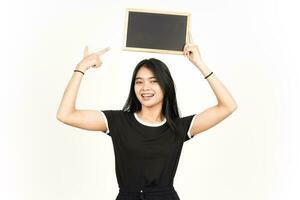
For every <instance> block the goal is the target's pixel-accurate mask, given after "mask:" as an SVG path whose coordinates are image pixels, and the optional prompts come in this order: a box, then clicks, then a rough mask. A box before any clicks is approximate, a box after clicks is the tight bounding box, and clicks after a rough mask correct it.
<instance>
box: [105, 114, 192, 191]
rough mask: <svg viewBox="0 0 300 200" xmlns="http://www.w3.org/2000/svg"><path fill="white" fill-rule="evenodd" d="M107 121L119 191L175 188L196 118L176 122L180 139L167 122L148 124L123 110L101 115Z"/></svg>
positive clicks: (183, 118)
mask: <svg viewBox="0 0 300 200" xmlns="http://www.w3.org/2000/svg"><path fill="white" fill-rule="evenodd" d="M100 112H101V114H102V115H103V116H104V118H105V120H106V124H107V127H108V130H107V132H106V133H107V135H109V136H111V138H112V142H113V148H114V155H115V171H116V176H117V181H118V185H119V187H120V188H121V187H125V188H129V189H141V188H145V187H148V186H149V187H153V186H170V185H173V179H174V176H175V173H176V169H177V166H178V162H179V158H180V154H181V150H182V146H183V143H184V142H186V141H188V140H190V139H191V138H192V136H191V135H190V132H189V131H190V128H191V126H192V123H193V119H194V116H195V115H190V116H187V117H182V118H179V119H177V120H176V121H175V125H176V127H177V131H178V133H179V137H178V136H177V137H176V135H175V134H174V132H173V131H172V130H171V128H170V126H169V125H168V123H167V122H166V120H164V121H163V122H162V123H160V124H155V125H151V124H147V123H146V122H143V121H142V120H141V119H139V118H138V116H137V115H136V114H135V113H130V112H125V111H122V110H104V111H100Z"/></svg>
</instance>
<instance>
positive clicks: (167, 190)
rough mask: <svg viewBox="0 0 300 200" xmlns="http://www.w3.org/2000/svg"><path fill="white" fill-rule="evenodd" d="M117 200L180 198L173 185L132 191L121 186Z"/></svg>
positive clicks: (173, 199)
mask: <svg viewBox="0 0 300 200" xmlns="http://www.w3.org/2000/svg"><path fill="white" fill-rule="evenodd" d="M116 200H180V199H179V196H178V194H177V192H176V190H175V189H174V187H173V186H169V187H155V188H144V189H142V190H140V191H131V190H128V189H125V188H119V194H118V196H117V198H116Z"/></svg>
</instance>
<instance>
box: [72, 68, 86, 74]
mask: <svg viewBox="0 0 300 200" xmlns="http://www.w3.org/2000/svg"><path fill="white" fill-rule="evenodd" d="M74 72H80V73H82V74H83V75H84V73H83V72H82V71H80V70H77V69H75V70H74Z"/></svg>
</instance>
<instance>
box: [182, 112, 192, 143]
mask: <svg viewBox="0 0 300 200" xmlns="http://www.w3.org/2000/svg"><path fill="white" fill-rule="evenodd" d="M195 116H196V114H193V115H189V116H186V117H182V118H180V119H179V127H180V132H181V133H182V134H183V138H184V142H186V141H188V140H190V139H192V138H193V137H194V136H192V135H191V132H190V131H191V128H192V125H193V122H194V119H195Z"/></svg>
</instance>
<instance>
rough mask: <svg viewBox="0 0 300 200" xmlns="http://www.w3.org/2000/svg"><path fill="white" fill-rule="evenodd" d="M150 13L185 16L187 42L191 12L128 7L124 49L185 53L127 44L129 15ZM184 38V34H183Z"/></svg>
mask: <svg viewBox="0 0 300 200" xmlns="http://www.w3.org/2000/svg"><path fill="white" fill-rule="evenodd" d="M139 12H140V13H150V14H154V15H155V14H163V15H166V16H167V15H169V16H170V15H171V16H173V15H175V16H183V17H184V19H186V27H185V29H186V32H185V43H186V42H187V35H188V31H189V24H190V13H187V12H171V11H159V10H147V9H136V8H127V9H126V16H125V31H124V43H123V50H125V51H142V52H152V53H168V54H183V47H182V50H170V49H158V48H144V47H130V46H127V36H128V35H127V34H128V23H129V21H128V20H129V15H130V14H131V13H139ZM181 39H182V36H181Z"/></svg>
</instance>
